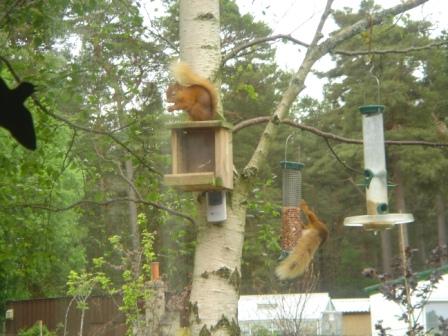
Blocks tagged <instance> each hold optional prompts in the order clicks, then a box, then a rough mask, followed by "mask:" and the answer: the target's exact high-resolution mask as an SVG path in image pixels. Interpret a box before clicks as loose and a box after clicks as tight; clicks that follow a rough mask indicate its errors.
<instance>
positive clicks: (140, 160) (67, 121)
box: [0, 56, 163, 176]
mask: <svg viewBox="0 0 448 336" xmlns="http://www.w3.org/2000/svg"><path fill="white" fill-rule="evenodd" d="M0 60H1V61H3V63H5V64H6V67H7V68H8V70H9V71H10V72H11V74H12V75H13V77H14V79H15V80H16V81H17V83H21V82H22V80H21V79H20V77H19V76H18V75H17V73H16V72H15V70H14V68H13V67H12V65H11V63H10V62H9V61H8V60H7V59H6V58H5V57H3V56H0ZM31 99H32V100H33V102H34V104H35V105H36V106H37V107H39V109H40V110H41V111H42V112H44V113H45V114H48V115H49V116H50V117H52V118H54V119H56V120H58V121H61V122H63V123H64V124H66V125H67V126H69V127H70V128H72V129H78V130H81V131H84V132H88V133H93V134H98V135H104V136H107V137H109V138H111V139H112V140H113V141H114V142H115V143H117V144H118V145H120V146H121V147H122V148H123V149H124V150H126V151H127V152H128V153H129V154H131V155H132V156H133V157H135V158H136V159H137V160H138V161H139V162H140V163H141V164H142V165H143V166H144V167H146V168H147V169H148V170H149V171H151V172H153V173H155V174H157V175H159V176H162V175H163V174H162V173H161V172H159V171H158V170H156V169H155V168H153V167H152V166H151V165H150V164H149V163H147V162H146V160H144V159H143V158H142V157H140V156H139V155H138V154H137V153H136V152H134V151H133V150H132V149H131V148H129V147H128V146H127V145H126V144H125V143H123V142H122V141H121V140H119V139H118V138H117V137H116V136H115V135H113V134H111V133H109V132H104V131H100V130H95V129H92V128H88V127H84V126H80V125H77V124H75V123H73V122H71V121H70V120H68V119H65V118H63V117H61V116H59V115H57V114H54V113H52V112H50V111H49V110H48V109H47V108H46V107H45V106H44V105H43V104H42V103H41V102H40V101H39V100H38V99H37V98H36V96H35V95H34V94H33V95H32V96H31Z"/></svg>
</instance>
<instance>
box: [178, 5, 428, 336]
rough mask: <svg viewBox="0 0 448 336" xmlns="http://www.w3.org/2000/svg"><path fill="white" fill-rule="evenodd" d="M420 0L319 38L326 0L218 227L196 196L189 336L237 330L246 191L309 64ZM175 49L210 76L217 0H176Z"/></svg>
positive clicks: (215, 62)
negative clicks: (177, 30)
mask: <svg viewBox="0 0 448 336" xmlns="http://www.w3.org/2000/svg"><path fill="white" fill-rule="evenodd" d="M426 1H428V0H409V1H406V2H404V3H401V4H399V5H397V6H395V7H392V8H389V9H386V10H383V11H381V12H380V13H377V14H372V15H369V16H366V17H365V18H363V19H361V20H359V21H357V22H355V23H354V24H353V25H351V26H349V27H346V28H344V29H341V30H339V31H337V32H335V33H334V34H332V35H331V36H330V37H328V38H327V39H325V40H323V41H322V42H320V40H321V39H322V28H323V26H324V23H325V21H326V19H327V18H328V16H329V15H330V13H331V5H332V2H333V0H327V5H326V8H325V10H324V13H323V14H322V17H321V20H320V22H319V25H318V27H317V29H316V32H315V34H314V37H313V40H312V42H311V44H310V45H309V46H308V49H307V52H306V55H305V58H304V60H303V62H302V64H301V66H300V68H299V70H298V71H297V72H296V73H295V74H294V75H293V77H292V79H291V82H290V84H289V87H288V88H287V90H286V91H285V93H284V95H283V97H282V99H281V101H280V103H279V104H278V106H277V107H276V109H275V111H274V112H273V114H272V118H271V120H270V122H268V124H267V125H266V128H265V130H264V132H263V133H262V135H261V138H260V140H259V143H258V145H257V147H256V149H255V151H254V153H253V155H252V157H251V158H250V160H249V161H248V164H247V165H246V167H245V168H244V169H243V172H242V174H241V175H239V176H238V177H237V178H236V179H235V181H234V190H233V191H232V192H231V193H228V195H227V204H228V209H227V214H228V219H227V220H226V221H225V222H224V223H222V224H220V225H214V224H209V223H207V222H206V219H205V218H206V217H205V207H204V197H203V196H200V197H199V199H200V200H201V201H199V202H198V207H199V210H200V211H199V212H198V213H199V214H200V215H199V217H200V218H199V220H198V225H199V228H198V229H199V232H198V238H197V245H196V251H195V260H194V271H193V284H192V291H191V296H190V304H191V316H190V323H191V334H192V335H193V336H197V335H201V336H208V335H220V336H221V335H239V334H240V331H239V328H238V322H237V317H238V316H237V311H238V296H239V283H240V278H241V275H240V268H241V256H242V249H243V242H244V227H245V222H246V208H247V197H248V190H250V187H251V184H252V182H253V181H254V179H255V178H256V176H257V174H258V171H259V170H260V167H261V165H262V164H263V163H264V162H266V160H267V159H268V155H269V151H270V146H271V142H272V139H274V138H275V136H276V134H277V132H278V128H277V124H278V121H279V120H282V119H284V118H286V117H287V116H288V113H289V108H290V107H291V105H292V103H293V102H294V100H295V99H296V98H297V96H298V95H299V94H300V92H301V91H302V90H303V89H304V87H305V84H304V83H305V79H306V77H307V75H308V74H309V72H310V71H311V69H312V66H313V65H314V64H315V63H316V62H317V61H318V60H319V59H320V58H321V57H322V56H324V55H325V54H327V53H329V52H330V51H332V50H334V48H335V47H337V46H338V45H339V44H340V43H342V42H344V41H345V40H347V39H349V38H351V37H353V36H355V35H357V34H359V33H361V32H363V31H365V30H366V29H368V28H369V27H371V26H372V25H378V24H380V23H382V22H383V21H384V20H385V19H387V18H390V17H391V16H395V15H397V14H400V13H403V12H405V11H407V10H409V9H411V8H414V7H416V6H418V5H420V4H422V3H425V2H426ZM180 52H181V59H182V60H184V61H185V62H187V63H189V64H190V65H191V66H192V67H193V69H194V70H195V71H197V72H198V73H200V74H202V75H204V76H205V77H208V78H215V77H216V74H217V70H218V67H219V64H220V41H219V1H218V0H180Z"/></svg>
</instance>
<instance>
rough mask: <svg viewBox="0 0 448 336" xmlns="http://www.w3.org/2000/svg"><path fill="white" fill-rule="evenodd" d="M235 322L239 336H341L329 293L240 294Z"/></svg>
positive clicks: (338, 319) (336, 313) (338, 321)
mask: <svg viewBox="0 0 448 336" xmlns="http://www.w3.org/2000/svg"><path fill="white" fill-rule="evenodd" d="M238 321H239V325H240V328H241V333H242V335H256V334H258V333H260V330H265V331H268V332H270V333H271V334H273V335H281V334H282V333H292V334H296V335H303V336H306V335H341V314H340V313H338V312H336V311H335V309H334V306H333V303H332V302H331V299H330V296H329V295H328V293H312V294H277V295H242V296H241V297H240V300H239V302H238Z"/></svg>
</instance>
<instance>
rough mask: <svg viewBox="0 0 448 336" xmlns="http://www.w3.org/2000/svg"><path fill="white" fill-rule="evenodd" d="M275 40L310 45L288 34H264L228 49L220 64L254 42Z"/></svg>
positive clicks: (304, 45) (254, 43)
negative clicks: (264, 35)
mask: <svg viewBox="0 0 448 336" xmlns="http://www.w3.org/2000/svg"><path fill="white" fill-rule="evenodd" d="M275 40H288V41H291V42H294V43H295V44H298V45H301V46H303V47H306V48H308V47H309V46H310V45H309V44H308V43H305V42H302V41H300V40H298V39H296V38H294V37H292V36H291V35H289V34H277V35H272V36H266V37H260V38H256V39H254V40H252V41H250V42H247V43H243V44H240V45H238V46H236V47H235V48H233V49H232V50H230V51H229V52H228V53H227V55H224V56H223V57H222V63H221V65H222V64H225V63H226V62H227V61H228V60H230V59H232V58H234V57H236V56H238V54H239V53H240V52H241V51H243V50H244V49H247V48H250V47H252V46H254V45H256V44H260V43H264V42H270V41H275Z"/></svg>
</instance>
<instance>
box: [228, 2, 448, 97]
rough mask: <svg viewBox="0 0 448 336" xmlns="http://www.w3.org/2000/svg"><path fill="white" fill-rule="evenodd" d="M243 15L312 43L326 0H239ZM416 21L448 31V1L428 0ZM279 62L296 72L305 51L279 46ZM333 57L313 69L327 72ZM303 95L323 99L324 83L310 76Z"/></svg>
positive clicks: (348, 4)
mask: <svg viewBox="0 0 448 336" xmlns="http://www.w3.org/2000/svg"><path fill="white" fill-rule="evenodd" d="M236 2H237V3H238V5H239V7H240V11H241V13H242V14H245V13H251V14H252V15H253V16H255V18H256V19H258V20H261V21H264V22H266V23H267V24H268V25H269V26H270V27H271V28H272V29H273V33H274V34H291V35H292V36H293V37H295V38H297V39H299V40H302V41H304V42H310V41H311V39H312V36H313V33H314V31H315V29H316V27H317V24H318V22H319V19H320V16H321V14H322V12H323V9H324V8H325V4H326V0H308V1H305V0H278V1H272V0H236ZM360 2H361V1H360V0H335V1H334V3H333V8H336V9H342V8H344V7H350V8H354V11H356V10H357V9H358V7H359V4H360ZM375 2H376V3H377V4H379V5H381V6H382V7H384V8H389V7H392V6H394V5H397V4H399V3H400V2H402V1H400V0H376V1H375ZM408 13H409V14H410V15H411V17H412V18H413V19H415V20H423V19H425V20H428V21H431V22H433V24H434V25H435V27H436V28H437V29H436V33H438V32H440V31H441V30H443V29H447V26H448V23H447V21H448V20H446V18H447V17H448V1H446V0H429V1H428V2H427V3H426V4H424V5H422V6H420V7H418V8H416V9H413V10H412V11H409V12H408ZM335 27H336V26H335V24H334V23H333V22H330V21H329V22H327V24H326V25H325V29H324V32H325V33H328V32H331V31H332V30H333V29H334V28H335ZM276 47H277V60H278V62H279V63H280V64H281V66H282V67H283V68H285V69H292V70H294V69H297V68H298V66H299V65H300V62H301V61H302V58H303V55H304V49H303V48H298V47H297V46H294V45H292V44H282V43H277V44H276ZM331 64H332V63H331V61H330V57H329V56H327V57H324V58H323V59H322V60H321V61H319V62H318V63H316V64H315V66H314V69H319V70H325V69H328V68H330V67H331ZM305 84H306V86H307V88H306V89H305V91H304V94H308V95H310V96H312V97H314V98H317V99H321V98H322V95H321V91H322V85H323V83H322V82H321V81H320V80H319V79H317V78H316V77H315V76H313V75H310V76H308V78H307V81H306V83H305Z"/></svg>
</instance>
